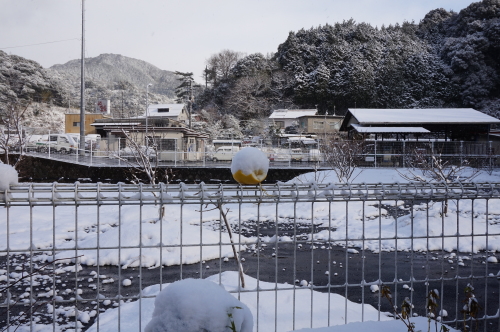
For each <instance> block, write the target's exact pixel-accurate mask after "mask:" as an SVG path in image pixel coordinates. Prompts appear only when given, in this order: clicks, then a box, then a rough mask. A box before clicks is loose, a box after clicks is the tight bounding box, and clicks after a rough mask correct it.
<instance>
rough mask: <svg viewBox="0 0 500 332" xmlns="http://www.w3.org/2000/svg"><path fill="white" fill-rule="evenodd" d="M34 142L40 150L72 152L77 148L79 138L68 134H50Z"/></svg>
mask: <svg viewBox="0 0 500 332" xmlns="http://www.w3.org/2000/svg"><path fill="white" fill-rule="evenodd" d="M44 136H45V137H47V138H46V139H45V137H42V139H40V140H38V141H37V142H36V146H37V147H38V149H39V150H40V151H41V152H48V151H49V149H50V150H51V151H53V152H60V153H73V152H76V151H77V149H78V142H79V139H78V138H77V137H75V136H72V135H69V134H50V135H48V136H46V135H44Z"/></svg>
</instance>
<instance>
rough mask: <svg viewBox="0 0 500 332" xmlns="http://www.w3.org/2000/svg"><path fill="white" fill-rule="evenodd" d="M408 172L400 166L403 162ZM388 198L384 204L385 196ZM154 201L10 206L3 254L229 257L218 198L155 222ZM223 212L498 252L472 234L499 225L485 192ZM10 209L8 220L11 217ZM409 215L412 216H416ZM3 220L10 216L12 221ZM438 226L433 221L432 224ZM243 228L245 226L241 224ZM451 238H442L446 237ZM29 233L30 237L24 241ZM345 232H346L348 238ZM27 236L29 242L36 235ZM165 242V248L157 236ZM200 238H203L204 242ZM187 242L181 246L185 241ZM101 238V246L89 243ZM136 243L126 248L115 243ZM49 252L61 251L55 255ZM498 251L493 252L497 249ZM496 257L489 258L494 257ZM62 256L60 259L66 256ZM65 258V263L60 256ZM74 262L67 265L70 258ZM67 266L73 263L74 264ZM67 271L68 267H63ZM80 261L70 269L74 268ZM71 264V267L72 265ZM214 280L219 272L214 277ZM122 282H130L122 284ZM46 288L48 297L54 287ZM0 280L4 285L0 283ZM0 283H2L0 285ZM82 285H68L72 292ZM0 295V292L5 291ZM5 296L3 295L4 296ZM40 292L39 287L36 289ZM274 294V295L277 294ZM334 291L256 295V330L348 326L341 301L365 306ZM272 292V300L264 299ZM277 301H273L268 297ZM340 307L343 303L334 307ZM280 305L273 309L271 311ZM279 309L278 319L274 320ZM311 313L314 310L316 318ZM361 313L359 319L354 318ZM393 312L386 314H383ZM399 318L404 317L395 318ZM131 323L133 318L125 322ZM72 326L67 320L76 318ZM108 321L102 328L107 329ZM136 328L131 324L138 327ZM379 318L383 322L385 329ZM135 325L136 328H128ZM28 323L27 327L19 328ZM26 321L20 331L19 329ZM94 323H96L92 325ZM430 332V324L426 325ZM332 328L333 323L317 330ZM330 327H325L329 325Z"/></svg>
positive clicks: (127, 310) (1, 228)
mask: <svg viewBox="0 0 500 332" xmlns="http://www.w3.org/2000/svg"><path fill="white" fill-rule="evenodd" d="M400 171H403V172H404V170H400ZM311 181H314V182H331V183H334V182H337V179H336V177H335V173H334V172H331V171H330V172H317V173H308V174H305V175H301V176H299V177H298V178H296V179H294V180H292V182H302V183H305V182H311ZM396 181H399V182H404V181H403V179H402V178H401V177H400V175H399V174H398V172H396V171H395V170H394V169H364V170H363V171H362V172H361V173H360V174H359V175H358V176H357V177H356V179H355V181H354V182H357V183H362V182H366V183H378V182H382V183H392V182H396ZM475 181H476V182H500V171H496V172H493V173H492V174H488V173H482V174H481V175H480V176H478V177H477V178H476V179H475ZM379 203H382V204H379ZM391 206H393V207H396V206H398V207H399V208H400V209H402V210H404V211H406V212H407V213H405V214H403V215H401V216H400V217H398V218H397V219H395V218H394V217H393V216H392V214H391V213H389V209H390V208H391ZM158 208H159V207H158V206H156V207H155V206H143V207H140V206H138V205H123V206H121V207H119V206H100V207H97V206H79V207H78V208H75V207H74V206H73V207H72V206H57V207H55V208H54V207H52V206H34V207H32V210H31V211H30V209H29V207H10V208H9V209H1V211H0V256H2V255H5V254H6V252H7V244H8V246H9V249H10V250H20V251H27V252H28V251H29V250H30V248H38V249H44V250H45V249H46V250H47V251H46V252H45V253H44V254H42V255H38V256H36V258H35V259H36V260H37V262H39V263H43V262H47V261H49V262H50V261H52V260H53V259H67V261H68V262H70V261H71V262H73V263H75V259H74V257H76V256H81V257H80V258H79V259H78V262H76V263H77V268H80V267H79V264H85V265H88V266H96V265H100V266H103V265H120V266H121V267H122V269H127V268H133V267H137V266H143V267H147V268H152V267H158V266H160V265H164V266H171V265H178V264H179V263H181V262H182V263H184V264H191V263H196V262H199V261H204V260H210V259H215V258H219V257H233V252H232V249H231V246H229V245H224V246H221V247H219V246H218V245H217V244H218V243H221V242H222V243H229V242H230V240H229V237H228V235H227V233H226V232H220V231H219V224H220V221H219V220H220V212H219V210H217V209H214V207H213V206H201V205H196V206H194V205H187V204H185V205H167V213H166V214H165V217H164V218H163V220H162V221H161V222H160V221H159V220H158ZM226 208H227V209H229V210H228V211H229V212H228V214H227V217H228V220H229V222H230V223H231V224H232V225H233V226H238V225H239V224H240V223H246V224H248V223H256V222H258V221H261V222H262V221H266V222H278V223H280V224H283V223H289V224H293V223H294V222H296V223H300V224H309V225H310V224H311V223H314V224H322V226H323V227H328V228H329V229H327V230H323V231H320V232H318V233H315V234H314V235H311V234H310V232H309V233H308V234H307V235H306V236H308V237H309V239H311V238H312V237H313V238H314V239H315V240H323V241H330V242H332V243H336V242H340V243H343V244H345V239H344V238H345V235H346V234H348V235H349V238H350V239H352V240H351V241H350V243H349V246H351V247H358V248H359V247H361V246H364V248H365V249H367V250H371V251H373V252H380V251H392V250H395V249H397V250H409V249H411V248H413V250H415V251H429V250H440V249H444V250H446V251H452V250H456V249H459V250H460V251H462V252H477V251H480V250H485V249H488V250H490V251H492V252H496V251H500V237H498V236H489V237H484V236H474V238H473V237H472V234H485V232H486V231H488V233H489V234H498V233H500V202H499V201H498V200H495V199H490V200H489V201H486V200H460V202H458V203H457V202H456V201H453V200H451V201H450V203H449V211H448V214H447V215H446V216H443V215H442V214H441V203H432V202H431V203H425V204H418V205H414V206H406V205H404V202H399V201H383V202H354V201H352V202H334V203H327V202H325V203H314V204H312V203H310V202H299V203H297V204H292V203H280V204H278V205H275V204H267V203H265V204H242V205H239V204H237V203H235V204H233V203H228V204H226ZM7 216H8V218H7ZM410 216H412V217H410ZM7 220H9V222H8V223H7ZM429 225H432V227H429ZM240 230H244V229H242V228H240ZM457 232H459V233H460V234H461V237H460V238H459V239H458V240H457V238H456V237H454V235H456V234H457ZM365 234H370V236H371V237H379V236H381V237H384V238H385V239H386V240H382V241H379V240H366V241H361V238H362V236H363V235H365ZM396 234H397V236H398V237H401V238H404V237H407V236H410V235H412V234H413V235H414V236H428V235H431V236H432V235H435V236H437V237H436V238H431V239H429V241H427V240H426V239H421V240H419V239H414V240H410V239H398V240H397V241H396V240H395V239H392V237H394V236H395V235H396ZM441 234H444V235H446V236H449V237H446V238H445V239H444V241H443V240H442V238H440V237H439V236H441ZM28 239H29V240H28ZM343 239H344V240H343ZM261 240H262V241H264V242H268V243H270V244H272V243H276V241H289V240H292V238H291V237H289V236H281V237H279V238H276V237H262V238H261ZM237 241H239V242H240V243H241V246H239V248H240V249H241V250H245V249H247V248H248V247H250V248H251V247H252V246H253V244H254V243H255V242H256V237H255V236H253V235H248V236H243V235H238V236H237ZM30 242H31V243H30ZM160 243H161V244H162V248H161V249H160V246H159V244H160ZM200 243H203V246H201V248H200ZM181 244H182V245H183V247H182V250H181V249H180V245H181ZM97 245H99V246H100V248H101V249H99V251H97V250H95V249H92V248H95V247H96V246H97ZM118 246H120V247H123V246H126V247H131V248H122V249H121V250H118V249H116V247H118ZM52 251H55V252H56V255H55V257H54V256H52ZM493 256H494V255H493ZM493 256H492V257H493ZM60 262H63V261H60ZM60 262H59V263H60ZM70 266H71V265H70ZM68 267H69V266H68ZM61 269H62V271H61V272H60V273H61V274H62V273H67V272H69V271H66V270H64V268H61ZM73 269H74V267H73ZM73 271H74V270H73ZM235 275H236V274H235V273H224V274H223V275H222V276H221V280H222V283H223V284H224V286H225V287H226V289H228V290H237V277H236V276H235ZM21 276H22V275H21V274H19V273H17V274H14V275H11V276H10V277H11V278H13V279H16V278H20V277H21ZM211 278H212V279H211V280H214V281H218V280H219V276H215V277H211ZM5 280H6V271H5V270H2V269H0V282H2V281H3V282H5ZM256 282H257V281H256V280H255V279H252V278H250V277H248V276H247V283H248V285H247V288H246V289H250V290H251V289H256V287H257V286H256ZM124 285H125V284H124ZM49 286H50V283H49V285H48V286H47V288H48V289H44V292H45V293H46V294H49V295H48V296H52V295H50V294H51V293H50V292H51V288H50V287H49ZM275 286H276V284H275V283H272V284H267V283H264V282H260V284H259V287H260V288H269V289H274V287H275ZM0 287H1V284H0ZM277 287H291V286H290V285H284V284H278V285H277ZM0 289H1V288H0ZM159 289H160V286H159V285H156V286H150V287H147V288H146V289H145V290H144V294H148V295H155V294H157V293H158V291H159ZM71 291H72V292H76V290H74V289H73V290H70V291H68V293H71ZM2 295H3V294H0V300H1V298H2V297H1V296H2ZM3 296H4V298H5V295H3ZM39 296H40V295H39ZM239 296H240V298H241V301H242V302H243V303H245V304H246V305H247V306H248V307H249V308H250V310H251V311H252V313H253V315H254V322H255V323H254V327H256V326H257V302H256V301H257V299H256V293H255V292H249V293H246V292H243V293H240V294H239ZM275 296H276V301H274V299H275ZM326 296H328V294H324V293H318V292H313V291H311V290H310V289H309V288H307V287H304V288H300V289H299V290H289V291H280V292H277V293H275V292H272V291H271V292H260V293H259V315H258V324H259V330H260V331H273V330H274V326H275V324H277V326H279V328H278V331H290V330H292V329H293V328H295V329H299V328H306V327H310V326H311V320H312V322H313V325H312V326H313V327H319V326H326V325H328V317H329V315H330V325H335V324H344V322H345V317H344V316H343V315H344V304H345V303H349V305H348V310H349V315H348V322H354V321H356V320H360V313H361V306H360V305H359V304H355V303H351V302H346V301H345V299H344V298H341V297H340V296H338V295H334V294H330V299H329V300H328V299H326V300H325V299H323V300H321V301H319V300H318V299H321V298H323V297H326ZM268 297H269V298H268ZM294 298H295V302H296V305H299V306H300V307H296V309H295V310H296V313H295V315H296V321H295V326H293V325H292V324H293V323H292V322H291V321H290V317H291V316H292V315H291V312H290V310H292V309H291V308H292V307H291V306H290V305H289V303H290V301H292V300H293V299H294ZM313 298H314V299H315V301H316V300H318V301H319V303H328V301H330V305H331V308H333V309H331V310H330V312H329V313H328V312H327V311H326V308H325V306H324V305H321V306H315V307H314V310H315V311H314V312H313V314H312V316H311V312H310V307H311V303H310V301H311V299H313ZM271 300H272V301H271ZM153 302H154V299H143V300H141V301H140V302H131V303H123V305H122V306H121V307H120V315H119V316H120V319H121V320H124V321H123V322H122V323H121V329H122V330H123V331H125V330H127V331H128V330H138V329H137V327H138V325H137V324H138V320H137V312H138V306H139V305H140V308H141V315H142V326H143V327H145V325H146V324H147V322H148V321H149V320H150V318H151V313H152V312H153ZM93 306H94V305H89V306H88V307H87V309H86V310H83V311H82V312H80V314H79V315H78V319H79V321H80V322H81V323H83V324H85V323H87V322H89V320H90V317H92V316H94V315H96V312H95V309H94V308H93ZM337 306H338V307H337ZM275 308H277V311H276V312H275ZM51 310H56V311H57V310H59V311H58V313H57V315H66V316H69V317H71V316H72V315H73V316H74V315H75V313H74V312H72V311H71V310H70V309H68V310H64V309H60V308H50V310H49V311H51ZM275 315H277V316H276V317H277V321H276V322H275V318H274V317H275ZM364 315H365V320H377V319H378V312H377V311H376V310H375V309H373V308H372V307H370V306H367V305H365V308H364ZM99 317H100V320H99V322H100V330H101V331H113V330H116V328H117V319H118V309H112V310H107V311H106V312H105V313H104V314H101V315H100V316H99ZM311 317H312V318H311ZM356 317H357V318H356ZM386 318H387V317H385V316H384V315H381V316H380V319H382V320H384V319H386ZM398 323H399V324H402V323H401V322H398ZM129 324H130V325H129ZM377 324H378V325H377V326H373V327H371V329H370V330H371V331H378V330H379V329H380V330H385V331H390V330H389V327H385V325H384V326H382V324H381V323H377ZM70 325H71V324H70ZM104 326H105V327H106V328H104ZM133 326H135V328H134V327H133ZM380 326H382V327H380ZM68 327H69V326H68V325H60V326H58V327H57V329H56V330H64V329H66V328H68ZM129 327H130V328H129ZM23 328H24V327H23ZM23 328H21V329H19V330H18V331H23ZM44 328H45V327H44V326H43V325H42V324H38V325H37V331H44ZM46 328H47V331H49V330H50V331H52V326H51V325H50V326H46ZM96 328H97V327H96V325H95V324H94V326H93V327H92V328H91V329H90V331H94V330H96ZM422 330H426V327H424V328H422ZM320 331H327V330H320ZM328 331H329V330H328Z"/></svg>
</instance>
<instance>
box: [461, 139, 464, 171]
mask: <svg viewBox="0 0 500 332" xmlns="http://www.w3.org/2000/svg"><path fill="white" fill-rule="evenodd" d="M463 159H464V142H463V141H460V167H463Z"/></svg>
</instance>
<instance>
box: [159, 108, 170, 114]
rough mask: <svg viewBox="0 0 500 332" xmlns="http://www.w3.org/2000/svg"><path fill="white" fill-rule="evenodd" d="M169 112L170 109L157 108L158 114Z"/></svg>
mask: <svg viewBox="0 0 500 332" xmlns="http://www.w3.org/2000/svg"><path fill="white" fill-rule="evenodd" d="M168 112H170V108H159V109H158V113H168Z"/></svg>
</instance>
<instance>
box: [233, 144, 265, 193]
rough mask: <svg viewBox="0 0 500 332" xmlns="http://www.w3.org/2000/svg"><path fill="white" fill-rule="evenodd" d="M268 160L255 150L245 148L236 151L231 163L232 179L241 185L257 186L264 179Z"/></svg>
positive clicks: (262, 153) (263, 154)
mask: <svg viewBox="0 0 500 332" xmlns="http://www.w3.org/2000/svg"><path fill="white" fill-rule="evenodd" d="M268 170H269V159H268V158H267V156H266V154H265V153H264V152H262V151H261V150H259V149H257V148H252V147H246V148H243V149H241V150H240V151H238V153H236V154H235V155H234V157H233V161H232V162H231V173H232V174H233V178H234V179H235V180H236V181H237V182H239V183H241V184H248V185H253V184H259V183H261V182H262V181H264V180H265V179H266V176H267V172H268Z"/></svg>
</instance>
